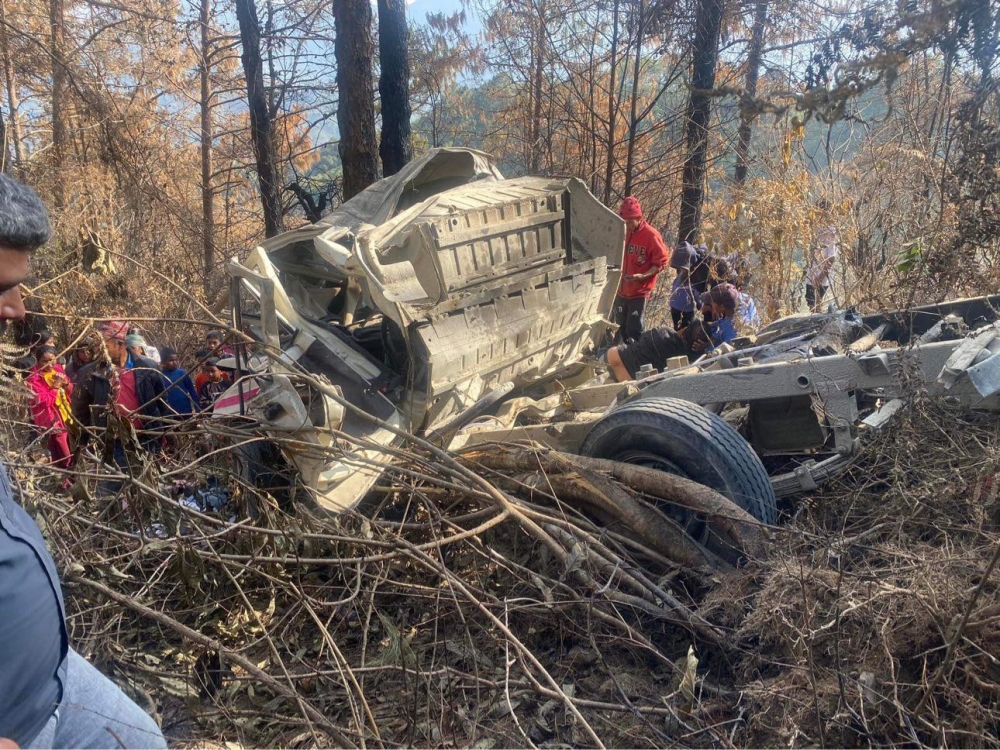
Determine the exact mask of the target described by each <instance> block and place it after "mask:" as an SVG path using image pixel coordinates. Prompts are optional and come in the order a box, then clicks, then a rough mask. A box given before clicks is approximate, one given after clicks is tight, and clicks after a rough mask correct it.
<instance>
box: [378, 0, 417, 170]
mask: <svg viewBox="0 0 1000 750" xmlns="http://www.w3.org/2000/svg"><path fill="white" fill-rule="evenodd" d="M409 37H410V31H409V29H408V28H407V26H406V2H405V0H378V49H379V61H380V64H381V73H380V74H379V79H378V93H379V97H380V98H381V100H382V141H381V143H380V144H379V156H380V157H381V158H382V174H383V175H385V176H386V177H388V176H389V175H394V174H396V172H398V171H399V170H401V169H402V168H403V167H404V166H405V165H406V163H407V162H408V161H410V159H412V158H413V141H412V139H411V137H410V59H409V54H408V51H407V50H408V40H409Z"/></svg>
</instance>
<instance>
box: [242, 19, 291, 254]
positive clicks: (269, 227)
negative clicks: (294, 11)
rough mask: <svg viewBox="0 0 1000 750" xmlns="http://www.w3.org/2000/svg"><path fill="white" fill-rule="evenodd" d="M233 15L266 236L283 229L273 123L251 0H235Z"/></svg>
mask: <svg viewBox="0 0 1000 750" xmlns="http://www.w3.org/2000/svg"><path fill="white" fill-rule="evenodd" d="M236 19H237V20H238V21H239V24H240V41H241V43H242V45H243V54H242V55H241V59H242V60H243V74H244V76H245V77H246V81H247V104H248V105H249V107H250V138H251V140H252V141H253V152H254V156H255V157H256V159H257V180H258V182H259V183H260V202H261V206H262V207H263V209H264V233H265V235H266V236H268V237H274V236H275V235H276V234H280V233H281V231H282V229H283V222H282V208H281V181H280V179H279V177H278V165H277V159H276V156H275V148H274V123H273V122H272V120H271V112H270V110H269V109H268V101H267V91H266V89H265V88H264V67H263V63H262V61H261V56H260V22H259V21H258V20H257V7H256V5H255V3H254V0H236Z"/></svg>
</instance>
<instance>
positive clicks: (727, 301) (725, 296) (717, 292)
mask: <svg viewBox="0 0 1000 750" xmlns="http://www.w3.org/2000/svg"><path fill="white" fill-rule="evenodd" d="M739 301H740V293H739V290H737V289H736V287H734V286H733V285H732V284H716V285H715V286H713V287H712V289H711V291H708V292H705V293H704V294H702V295H701V304H703V305H710V304H712V303H713V302H714V303H715V304H717V305H722V306H723V307H724V308H726V309H727V310H735V309H736V305H737V304H738V303H739Z"/></svg>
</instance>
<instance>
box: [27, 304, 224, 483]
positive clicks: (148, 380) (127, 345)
mask: <svg viewBox="0 0 1000 750" xmlns="http://www.w3.org/2000/svg"><path fill="white" fill-rule="evenodd" d="M29 337H30V338H29V339H28V341H26V342H24V343H25V344H27V345H28V346H29V347H30V350H29V351H30V353H29V354H28V355H27V356H26V357H24V358H23V359H22V360H20V361H19V362H18V363H17V364H18V367H19V369H20V371H21V372H22V373H23V374H24V380H25V384H26V385H27V386H28V388H29V389H30V391H31V421H32V424H33V426H34V428H35V429H36V430H38V431H39V433H40V434H41V435H42V436H43V437H45V438H46V440H47V446H48V450H49V453H50V454H51V457H52V464H53V465H55V466H57V467H59V468H63V469H68V468H70V467H71V466H72V464H73V461H74V456H75V455H76V453H77V452H78V451H79V449H81V448H82V447H84V446H86V445H87V444H88V443H89V441H90V436H91V432H92V429H91V428H100V429H107V428H108V427H109V426H110V427H112V428H115V429H112V430H111V431H110V432H109V435H122V434H123V433H122V432H121V429H122V428H124V429H125V430H126V431H128V426H131V427H132V428H134V430H135V435H136V436H137V440H138V442H139V444H140V445H141V446H142V447H144V448H146V449H148V450H154V451H155V450H158V449H159V448H160V447H161V446H162V444H163V441H164V439H165V438H166V433H167V431H168V430H169V429H170V428H171V427H175V426H179V425H182V424H183V423H185V422H186V421H187V420H190V419H191V418H192V417H194V416H195V415H197V414H200V413H202V412H205V411H208V410H210V409H211V408H212V406H213V405H214V403H215V401H216V400H217V399H218V398H219V396H221V395H222V394H223V393H225V391H226V390H227V389H228V388H229V387H230V386H231V385H232V383H233V372H234V370H235V357H234V355H233V350H232V349H231V348H230V347H229V346H228V345H226V344H225V343H224V340H223V334H222V333H220V332H218V331H211V332H209V333H208V334H207V335H206V336H205V347H204V348H202V349H199V350H197V351H196V352H194V354H193V356H192V357H190V363H191V366H190V369H188V368H185V367H183V366H182V359H181V356H180V354H179V352H178V351H177V350H176V349H174V348H172V347H163V348H162V349H160V348H157V347H155V346H153V345H151V344H150V343H149V342H148V341H147V340H146V338H145V336H144V335H143V333H142V332H141V331H140V330H139V329H138V328H137V327H135V326H131V325H130V324H129V323H127V322H125V321H108V322H104V323H100V324H99V325H98V326H97V333H96V335H93V336H89V337H87V338H84V339H82V340H80V341H79V342H76V343H75V344H73V345H72V346H71V347H70V349H69V350H68V352H67V353H68V355H69V356H68V360H67V359H66V358H65V357H61V356H60V347H59V346H58V343H57V341H56V339H55V337H54V335H53V334H52V333H51V332H50V331H38V332H35V333H32V334H29ZM104 444H105V452H106V454H107V455H105V456H104V458H105V460H108V461H114V462H116V463H117V464H118V465H119V466H122V465H123V461H124V448H123V443H122V439H121V438H120V437H119V438H112V439H106V440H105V441H104ZM67 483H68V482H67Z"/></svg>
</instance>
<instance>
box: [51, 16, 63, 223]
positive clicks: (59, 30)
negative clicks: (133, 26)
mask: <svg viewBox="0 0 1000 750" xmlns="http://www.w3.org/2000/svg"><path fill="white" fill-rule="evenodd" d="M49 29H50V35H49V44H50V46H51V50H50V52H51V56H52V157H53V163H54V166H55V169H56V170H58V169H61V168H62V167H63V166H64V163H63V160H64V159H65V158H66V109H65V108H66V66H65V60H64V58H63V54H64V51H65V40H64V35H65V32H64V29H65V19H64V9H63V0H49ZM52 195H53V200H54V202H55V207H56V208H57V209H59V208H62V207H63V206H64V205H65V202H66V199H65V192H64V190H63V184H62V180H59V179H56V180H54V181H53V193H52Z"/></svg>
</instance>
